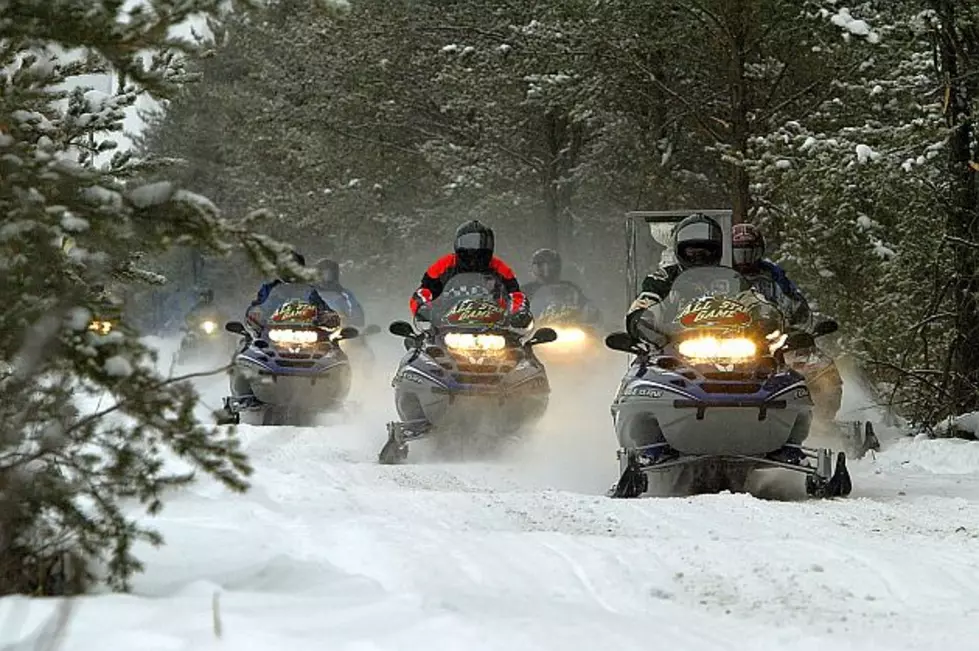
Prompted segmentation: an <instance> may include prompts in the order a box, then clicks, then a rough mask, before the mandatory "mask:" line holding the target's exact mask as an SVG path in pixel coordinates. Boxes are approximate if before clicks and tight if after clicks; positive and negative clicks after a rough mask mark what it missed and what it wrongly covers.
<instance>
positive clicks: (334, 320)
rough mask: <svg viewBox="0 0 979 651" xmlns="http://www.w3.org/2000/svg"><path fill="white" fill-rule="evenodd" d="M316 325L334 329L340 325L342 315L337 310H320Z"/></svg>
mask: <svg viewBox="0 0 979 651" xmlns="http://www.w3.org/2000/svg"><path fill="white" fill-rule="evenodd" d="M316 325H318V326H322V327H324V328H328V329H330V330H333V329H335V328H339V327H340V315H339V314H337V313H336V312H320V313H319V314H318V315H317V317H316Z"/></svg>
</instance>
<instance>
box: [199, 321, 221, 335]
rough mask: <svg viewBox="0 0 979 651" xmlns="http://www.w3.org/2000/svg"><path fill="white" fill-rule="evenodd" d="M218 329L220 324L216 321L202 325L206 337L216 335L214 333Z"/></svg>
mask: <svg viewBox="0 0 979 651" xmlns="http://www.w3.org/2000/svg"><path fill="white" fill-rule="evenodd" d="M217 329H218V324H217V323H215V322H214V321H204V322H202V323H201V330H203V331H204V334H206V335H212V334H214V331H215V330H217Z"/></svg>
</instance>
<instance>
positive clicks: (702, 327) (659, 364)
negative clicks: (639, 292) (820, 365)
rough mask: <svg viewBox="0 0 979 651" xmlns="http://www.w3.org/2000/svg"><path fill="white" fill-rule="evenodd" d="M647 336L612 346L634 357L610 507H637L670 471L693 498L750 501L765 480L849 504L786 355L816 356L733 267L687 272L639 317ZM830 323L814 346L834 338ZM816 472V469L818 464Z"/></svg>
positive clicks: (621, 403)
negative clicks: (797, 481) (815, 436)
mask: <svg viewBox="0 0 979 651" xmlns="http://www.w3.org/2000/svg"><path fill="white" fill-rule="evenodd" d="M641 323H642V326H641V327H640V328H639V330H640V333H641V334H643V335H647V334H648V337H645V338H647V339H648V340H647V341H643V340H639V339H636V338H634V337H633V336H632V335H629V334H627V333H614V334H612V335H609V336H608V337H607V338H606V345H607V346H608V347H609V348H612V349H614V350H619V351H623V352H628V353H631V354H633V355H635V356H636V357H635V359H634V361H633V363H632V364H631V366H630V368H629V370H628V372H627V373H626V375H625V377H624V378H623V380H622V383H621V385H620V387H619V391H618V394H617V395H616V397H615V401H614V403H613V405H612V414H613V420H614V423H615V430H616V435H617V437H618V440H619V444H620V446H621V447H620V450H619V453H618V454H619V465H620V472H621V474H620V477H619V480H618V482H616V484H615V485H614V487H613V488H612V490H611V491H610V495H611V496H613V497H637V496H639V495H641V494H643V493H645V492H646V491H647V490H648V488H649V474H650V473H659V472H665V471H670V473H671V474H672V476H671V477H669V478H671V479H673V480H674V481H675V482H676V483H677V484H679V483H680V482H679V480H680V479H681V477H680V475H685V476H684V477H682V479H684V480H685V483H686V484H687V485H688V486H687V489H686V492H693V493H698V492H715V491H720V490H732V491H742V490H744V486H745V482H746V481H747V478H748V475H749V474H750V473H751V472H752V471H753V470H755V469H760V468H766V467H767V468H785V469H789V470H794V471H798V472H803V473H805V474H806V490H807V492H808V494H809V495H811V496H818V497H839V496H845V495H848V494H849V493H850V491H851V488H852V484H851V480H850V475H849V472H848V471H847V467H846V454H845V453H844V452H839V453H838V455H837V456H836V464H835V468H834V467H833V466H834V464H833V453H832V452H831V451H830V450H829V449H825V448H823V449H812V448H808V447H805V446H804V445H803V443H804V442H805V440H806V438H807V437H808V436H809V430H810V425H811V423H812V411H813V401H812V397H811V395H810V391H809V388H808V387H807V385H806V380H805V377H804V376H803V375H801V374H800V373H799V372H797V371H796V370H794V369H792V368H791V367H790V366H789V365H788V364H787V363H786V361H785V358H784V356H785V353H787V352H788V351H790V350H794V349H801V348H806V347H809V346H812V345H813V335H809V334H806V333H796V334H791V335H789V334H787V333H786V323H787V321H786V319H785V318H784V317H783V316H782V314H781V313H780V312H779V310H778V308H777V307H776V306H775V305H774V304H772V303H770V302H769V301H768V300H767V299H765V297H764V296H763V295H762V294H760V293H759V292H757V291H755V290H754V289H752V287H751V284H750V283H749V282H748V280H747V279H745V278H744V277H743V276H741V275H740V274H739V273H737V272H736V271H734V270H733V269H731V268H729V267H693V268H690V269H688V270H687V271H684V272H682V273H681V274H680V275H679V276H678V277H677V278H676V281H675V282H674V283H673V286H672V289H671V291H670V293H669V295H668V296H667V297H666V298H665V299H664V300H663V301H662V302H659V303H654V304H652V305H651V306H650V307H649V308H647V310H646V311H645V312H644V313H643V316H642V320H641ZM836 328H837V324H836V322H835V321H831V320H827V321H824V322H823V323H822V324H820V326H818V327H817V328H816V332H815V336H822V335H825V334H829V333H831V332H833V331H835V330H836ZM811 460H815V465H812V464H811V463H810V461H811Z"/></svg>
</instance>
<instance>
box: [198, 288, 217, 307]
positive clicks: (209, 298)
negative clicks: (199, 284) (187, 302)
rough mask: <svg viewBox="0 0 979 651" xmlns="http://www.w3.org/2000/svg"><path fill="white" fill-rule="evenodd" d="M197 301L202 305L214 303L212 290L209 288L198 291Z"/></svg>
mask: <svg viewBox="0 0 979 651" xmlns="http://www.w3.org/2000/svg"><path fill="white" fill-rule="evenodd" d="M197 300H198V301H200V302H201V303H203V304H204V305H210V304H211V303H213V302H214V290H213V289H210V288H206V289H202V290H200V291H199V292H197Z"/></svg>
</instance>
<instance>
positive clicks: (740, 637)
mask: <svg viewBox="0 0 979 651" xmlns="http://www.w3.org/2000/svg"><path fill="white" fill-rule="evenodd" d="M382 338H383V339H382ZM392 340H393V338H391V337H387V336H386V335H379V336H378V338H377V341H378V342H379V343H380V344H383V347H384V350H383V351H382V354H380V355H379V360H378V364H377V366H376V372H375V373H374V374H373V376H372V377H371V379H370V381H369V382H368V381H363V382H362V383H360V384H359V385H358V386H357V387H355V389H356V392H355V395H354V399H353V404H352V405H351V409H350V410H349V413H348V414H347V415H346V416H345V417H343V418H341V417H339V416H336V417H329V418H326V419H324V422H323V425H322V426H320V427H316V428H286V427H282V428H257V427H246V426H242V427H241V428H240V429H241V435H242V437H243V440H244V442H245V445H246V447H247V450H248V452H249V453H250V455H251V458H252V462H253V464H254V466H255V468H256V473H255V475H254V477H253V488H252V490H251V491H250V492H248V493H247V494H245V495H235V494H231V493H229V492H228V491H227V490H225V489H224V488H222V487H220V486H219V485H218V484H216V483H215V482H210V481H203V482H201V483H199V484H197V485H196V486H194V487H192V488H190V489H187V490H184V491H182V492H180V493H179V494H175V495H173V496H172V498H171V500H170V501H169V502H168V504H167V507H166V508H165V510H164V512H163V514H162V515H161V516H160V517H158V518H157V519H156V520H155V524H156V525H157V526H158V527H159V528H160V530H161V531H162V532H163V534H164V535H165V537H166V541H167V545H166V546H164V547H162V548H160V549H156V550H153V549H141V550H140V553H141V555H142V558H143V559H144V560H145V561H146V572H145V574H143V575H141V576H139V577H138V578H137V580H136V581H135V585H134V593H133V594H132V595H115V594H101V595H97V596H91V597H86V598H83V599H79V600H77V601H76V602H75V604H74V611H73V612H72V616H71V620H70V625H69V627H68V630H67V631H66V635H65V639H64V642H63V645H62V647H61V648H62V649H64V651H94V650H95V649H98V650H99V651H114V650H117V649H118V650H119V651H124V650H125V651H132V650H133V649H139V650H140V651H156V650H159V651H164V650H166V651H170V650H172V649H203V648H217V647H218V645H221V646H222V647H223V648H227V649H234V650H235V651H250V650H252V649H291V650H297V651H301V650H303V649H310V650H313V649H330V650H331V651H367V650H381V649H404V650H406V651H407V650H409V649H411V650H413V649H427V650H428V651H439V650H442V649H445V650H446V651H448V650H453V651H454V650H457V649H463V648H465V649H485V650H490V649H493V650H501V651H502V650H507V651H518V650H523V649H528V650H529V649H557V650H560V651H574V650H578V649H580V650H582V651H585V650H587V651H593V650H595V649H605V648H609V649H618V650H622V651H625V650H630V649H636V650H639V649H642V650H644V651H645V650H647V649H650V648H664V649H683V650H693V651H699V650H703V649H718V650H720V649H725V650H726V649H734V648H738V649H749V648H750V649H752V650H758V651H762V650H765V649H793V650H795V651H804V650H813V651H816V650H818V651H824V650H825V649H827V648H832V649H834V650H838V651H842V650H851V649H852V650H857V649H861V650H862V649H888V650H889V651H897V650H901V649H915V650H922V649H942V650H943V651H944V650H946V649H979V641H977V640H976V638H975V634H974V633H975V622H976V618H977V616H979V587H977V586H979V520H977V519H976V517H975V514H976V507H977V501H979V474H977V471H979V444H974V443H970V442H966V441H952V440H923V439H918V440H916V439H911V438H904V437H898V436H897V435H896V431H892V430H887V429H884V430H883V432H884V434H885V436H884V450H883V451H882V452H881V453H880V454H878V455H875V456H871V457H869V458H866V459H864V460H860V461H854V462H852V463H851V469H852V472H853V475H854V484H855V489H854V493H853V495H852V496H851V497H850V498H848V499H843V500H834V501H811V500H805V499H802V498H801V497H800V496H798V495H796V494H795V493H794V492H793V490H794V489H793V490H788V491H786V492H785V493H784V494H782V495H779V496H777V497H778V499H760V498H759V497H754V496H751V495H733V494H728V493H722V494H718V495H705V496H698V497H693V498H682V499H681V498H644V499H639V500H628V501H626V500H611V499H608V498H606V497H604V495H603V493H604V490H605V489H606V488H608V486H609V485H610V484H611V482H612V481H613V480H614V479H615V474H616V467H617V466H616V463H615V457H614V448H615V444H614V436H613V434H612V431H611V427H610V419H609V414H608V404H609V402H610V400H611V397H612V394H613V393H614V390H615V388H616V385H617V379H618V375H619V373H620V372H621V371H622V369H623V363H624V360H623V359H622V358H621V357H614V356H613V357H611V358H610V361H609V362H608V363H607V364H606V365H605V366H604V367H602V368H600V369H596V368H590V369H579V373H580V374H578V375H575V373H574V371H573V370H570V369H566V370H564V371H563V372H562V371H561V370H560V369H555V368H552V369H551V378H552V383H553V394H552V403H551V408H550V411H549V414H548V416H547V418H546V421H545V422H544V423H543V424H542V425H541V427H540V428H538V430H537V431H536V432H535V433H534V435H533V436H532V437H531V438H530V439H529V440H528V441H527V443H526V444H525V445H523V446H522V447H520V448H518V449H514V450H511V451H510V452H509V453H508V454H507V455H506V456H505V457H504V458H503V459H500V460H498V461H494V462H487V461H483V462H472V463H445V462H437V461H431V460H426V459H425V455H424V453H423V452H418V454H416V451H421V448H422V446H418V447H416V448H415V449H414V450H413V452H412V454H413V459H414V460H415V462H414V463H409V464H407V465H404V466H398V467H389V466H380V465H378V464H377V463H376V453H377V450H378V449H379V448H380V446H381V444H382V442H383V440H384V435H385V434H384V423H385V422H386V421H387V420H389V419H391V418H392V417H393V413H394V411H393V405H392V395H391V389H390V386H389V382H390V377H391V374H392V372H393V369H394V365H395V363H396V360H397V347H396V345H392V343H393V344H396V342H392ZM171 350H172V348H171ZM167 355H168V353H167V351H164V353H163V354H162V355H161V362H165V361H166V360H167ZM186 370H187V369H184V372H186ZM190 370H196V369H190ZM226 382H227V380H226V378H225V377H224V376H216V377H212V378H210V379H209V380H203V381H202V384H201V385H200V387H201V390H202V394H203V396H204V398H205V402H206V403H207V405H208V406H209V407H212V408H213V407H217V406H218V405H219V404H220V396H221V395H223V394H224V392H225V391H226V389H227V384H226ZM858 386H859V383H858V382H853V383H850V384H848V388H849V393H848V395H847V397H846V400H845V404H844V411H845V412H847V414H845V415H852V414H853V413H857V412H858V411H860V410H861V409H862V408H863V405H862V404H861V403H862V396H861V395H856V394H857V393H858V391H857V390H856V389H854V387H858ZM200 415H201V417H206V416H207V409H206V408H202V409H201V412H200ZM787 485H788V484H787ZM790 488H791V487H790ZM795 488H798V493H799V494H801V482H800V486H798V487H795ZM57 603H58V602H57V601H55V600H29V599H27V598H23V597H17V598H7V599H4V600H2V601H0V622H5V623H6V626H5V627H4V629H3V632H2V635H3V637H2V638H0V645H2V644H4V643H6V644H8V645H9V644H13V643H17V642H20V643H22V644H23V645H25V646H23V647H21V648H29V647H30V644H31V641H32V639H33V637H32V636H34V635H36V634H37V631H38V630H39V627H40V625H41V624H42V623H43V622H44V621H45V620H46V618H49V617H51V616H52V613H53V612H54V610H55V608H56V606H57ZM217 633H220V636H221V638H220V639H218V638H217V635H216V634H217ZM5 648H14V647H9V646H8V647H5Z"/></svg>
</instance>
